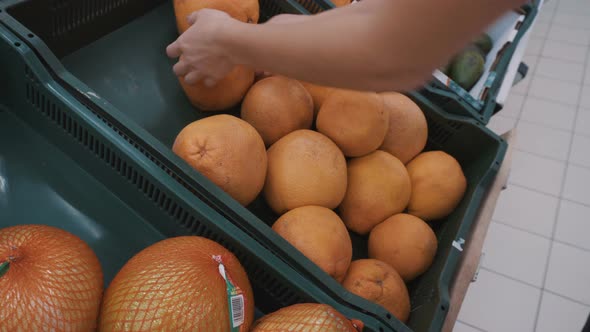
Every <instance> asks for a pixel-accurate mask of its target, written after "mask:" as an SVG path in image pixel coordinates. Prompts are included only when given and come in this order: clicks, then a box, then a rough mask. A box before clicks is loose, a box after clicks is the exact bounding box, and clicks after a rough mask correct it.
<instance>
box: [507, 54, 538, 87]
mask: <svg viewBox="0 0 590 332" xmlns="http://www.w3.org/2000/svg"><path fill="white" fill-rule="evenodd" d="M523 60H524V63H526V64H527V66H529V73H528V74H527V76H526V77H525V78H523V79H522V80H521V81H520V82H518V83H516V85H514V86H513V87H512V88H511V89H510V92H511V93H517V94H521V95H524V94H526V93H527V92H528V91H529V87H530V86H531V81H532V80H533V79H532V78H531V76H533V75H532V71H533V69H532V66H533V65H534V64H531V63H530V62H528V61H526V59H523Z"/></svg>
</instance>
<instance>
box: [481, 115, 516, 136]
mask: <svg viewBox="0 0 590 332" xmlns="http://www.w3.org/2000/svg"><path fill="white" fill-rule="evenodd" d="M500 112H501V111H500ZM515 126H516V119H515V118H508V117H505V116H502V115H501V113H499V114H497V115H494V116H492V118H491V119H490V122H489V123H488V125H487V127H488V128H489V129H490V130H491V131H493V132H494V133H496V134H498V135H502V134H504V133H506V132H507V131H509V130H511V129H513V128H514V127H515Z"/></svg>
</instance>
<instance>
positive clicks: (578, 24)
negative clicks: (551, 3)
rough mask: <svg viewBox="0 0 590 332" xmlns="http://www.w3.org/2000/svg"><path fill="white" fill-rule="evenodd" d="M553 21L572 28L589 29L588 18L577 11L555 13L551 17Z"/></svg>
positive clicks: (589, 22)
mask: <svg viewBox="0 0 590 332" xmlns="http://www.w3.org/2000/svg"><path fill="white" fill-rule="evenodd" d="M553 22H554V23H557V24H559V25H563V26H568V27H573V28H582V29H590V21H589V20H588V16H586V15H580V14H577V13H565V12H560V13H556V14H555V16H554V17H553Z"/></svg>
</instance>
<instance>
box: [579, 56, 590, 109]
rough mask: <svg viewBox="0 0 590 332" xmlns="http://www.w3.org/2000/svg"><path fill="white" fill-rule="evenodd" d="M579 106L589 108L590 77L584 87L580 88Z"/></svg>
mask: <svg viewBox="0 0 590 332" xmlns="http://www.w3.org/2000/svg"><path fill="white" fill-rule="evenodd" d="M588 67H590V66H588ZM580 106H582V107H586V108H590V77H588V78H587V81H586V85H585V86H583V87H582V98H581V99H580Z"/></svg>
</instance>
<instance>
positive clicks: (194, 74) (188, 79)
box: [184, 71, 203, 85]
mask: <svg viewBox="0 0 590 332" xmlns="http://www.w3.org/2000/svg"><path fill="white" fill-rule="evenodd" d="M202 76H203V75H202V74H201V73H200V72H198V71H191V72H190V73H188V74H186V75H185V76H184V82H185V83H186V84H189V85H193V84H197V83H198V82H199V81H200V80H201V78H202Z"/></svg>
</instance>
